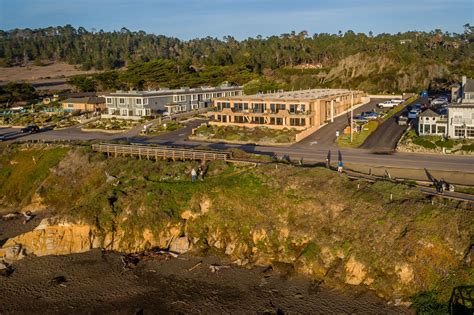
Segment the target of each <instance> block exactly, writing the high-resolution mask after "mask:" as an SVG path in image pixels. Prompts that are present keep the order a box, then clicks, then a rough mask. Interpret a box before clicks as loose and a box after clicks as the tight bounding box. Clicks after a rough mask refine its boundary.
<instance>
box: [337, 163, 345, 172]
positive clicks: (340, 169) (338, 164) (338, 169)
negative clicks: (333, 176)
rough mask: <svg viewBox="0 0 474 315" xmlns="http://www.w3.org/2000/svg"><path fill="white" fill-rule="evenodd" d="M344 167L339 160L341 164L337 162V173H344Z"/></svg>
mask: <svg viewBox="0 0 474 315" xmlns="http://www.w3.org/2000/svg"><path fill="white" fill-rule="evenodd" d="M343 166H344V164H343V163H342V161H341V160H339V162H337V171H338V172H339V173H342V167H343Z"/></svg>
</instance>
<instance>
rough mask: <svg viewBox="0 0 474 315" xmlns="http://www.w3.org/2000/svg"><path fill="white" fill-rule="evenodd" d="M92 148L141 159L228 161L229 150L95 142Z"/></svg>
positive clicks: (109, 153) (111, 154) (110, 153)
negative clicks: (217, 150)
mask: <svg viewBox="0 0 474 315" xmlns="http://www.w3.org/2000/svg"><path fill="white" fill-rule="evenodd" d="M92 150H94V151H97V152H103V153H106V154H107V155H108V156H115V157H116V156H135V157H138V158H139V159H154V160H158V159H171V160H199V161H216V160H221V161H228V160H230V158H231V154H230V153H229V152H224V151H222V152H216V151H206V150H194V149H181V148H171V147H165V146H147V145H134V144H131V145H121V144H108V143H103V144H93V145H92Z"/></svg>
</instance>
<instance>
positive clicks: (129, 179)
mask: <svg viewBox="0 0 474 315" xmlns="http://www.w3.org/2000/svg"><path fill="white" fill-rule="evenodd" d="M0 164H1V168H0V195H1V196H2V197H1V199H0V207H1V208H3V209H5V210H8V211H11V210H18V209H21V208H23V207H25V206H26V205H28V204H31V202H32V200H33V199H34V201H35V202H36V203H38V200H40V201H41V204H42V205H44V206H46V207H47V208H48V209H49V210H50V211H53V212H55V213H56V214H58V215H63V216H67V217H71V218H72V219H75V220H80V221H83V222H88V223H89V224H91V225H94V226H96V227H97V228H98V229H99V230H101V231H104V232H110V231H112V230H122V231H124V233H125V235H126V238H125V239H127V238H128V239H130V241H132V240H133V241H136V240H140V238H141V237H143V231H144V230H145V229H148V230H150V231H151V232H152V233H154V234H156V235H158V234H159V233H160V232H161V231H163V229H167V228H169V227H170V226H177V227H179V229H180V232H179V233H180V235H186V236H188V238H189V239H190V240H192V242H193V247H194V248H196V249H202V250H205V251H209V250H211V251H214V252H218V253H222V254H224V253H225V254H226V255H228V256H230V257H231V258H232V259H235V260H236V261H238V262H240V263H242V264H246V263H248V264H250V265H251V264H270V263H274V264H276V262H281V263H290V264H292V265H293V266H294V267H295V268H296V270H297V271H299V272H303V273H306V274H308V275H310V276H311V277H315V278H318V279H323V280H324V281H326V282H327V283H329V284H333V285H336V286H337V285H342V284H344V283H349V284H361V285H366V286H368V287H370V288H372V289H374V290H376V292H377V293H378V294H379V295H381V296H385V297H387V298H397V297H400V298H406V297H408V296H410V295H413V294H415V293H417V292H422V291H434V292H438V293H439V297H440V298H441V299H443V300H447V299H448V298H449V294H450V292H451V290H452V288H453V287H454V286H456V285H461V284H469V283H471V284H472V283H474V272H473V253H472V249H471V247H472V240H473V237H474V212H473V211H472V210H473V209H472V205H471V206H469V205H466V204H462V203H455V202H450V201H444V200H435V202H434V204H432V203H431V202H430V201H428V200H426V199H425V197H424V196H422V195H421V194H420V192H419V191H418V190H417V189H414V188H409V187H407V186H403V185H394V184H392V183H388V182H378V183H375V184H370V183H366V182H362V181H360V182H359V181H351V180H349V179H348V178H347V177H346V176H344V175H341V174H338V173H335V172H332V171H329V170H327V169H324V168H302V167H293V166H288V165H282V164H278V165H277V164H268V165H263V166H258V167H256V168H249V167H236V166H233V165H227V164H225V163H223V162H213V163H210V164H208V165H207V173H206V176H205V179H204V181H203V182H197V183H192V182H191V181H190V171H191V169H192V168H193V167H198V163H197V162H168V161H158V162H155V161H148V160H135V159H129V158H110V159H106V158H105V156H103V155H101V154H96V153H92V152H90V151H89V150H88V149H69V148H54V149H44V148H38V149H34V150H31V149H29V150H22V149H19V148H10V149H8V150H4V153H3V154H2V155H1V156H0ZM105 172H107V173H108V174H110V175H112V176H115V177H116V178H117V179H116V180H111V181H109V182H107V178H106V175H105ZM358 185H359V188H358ZM390 194H392V196H393V199H392V200H390ZM469 207H470V210H469Z"/></svg>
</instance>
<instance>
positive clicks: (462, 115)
mask: <svg viewBox="0 0 474 315" xmlns="http://www.w3.org/2000/svg"><path fill="white" fill-rule="evenodd" d="M458 93H459V96H460V97H459V98H458V99H457V102H454V103H451V104H450V105H449V106H448V134H447V136H448V138H454V139H465V138H466V139H474V79H468V78H466V77H465V76H464V77H463V78H462V82H461V86H460V89H459V92H458Z"/></svg>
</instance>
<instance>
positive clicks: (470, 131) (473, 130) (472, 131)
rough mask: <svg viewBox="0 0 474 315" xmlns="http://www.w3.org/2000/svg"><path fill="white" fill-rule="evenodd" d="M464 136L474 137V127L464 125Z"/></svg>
mask: <svg viewBox="0 0 474 315" xmlns="http://www.w3.org/2000/svg"><path fill="white" fill-rule="evenodd" d="M466 137H467V138H474V127H473V126H467V127H466Z"/></svg>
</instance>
